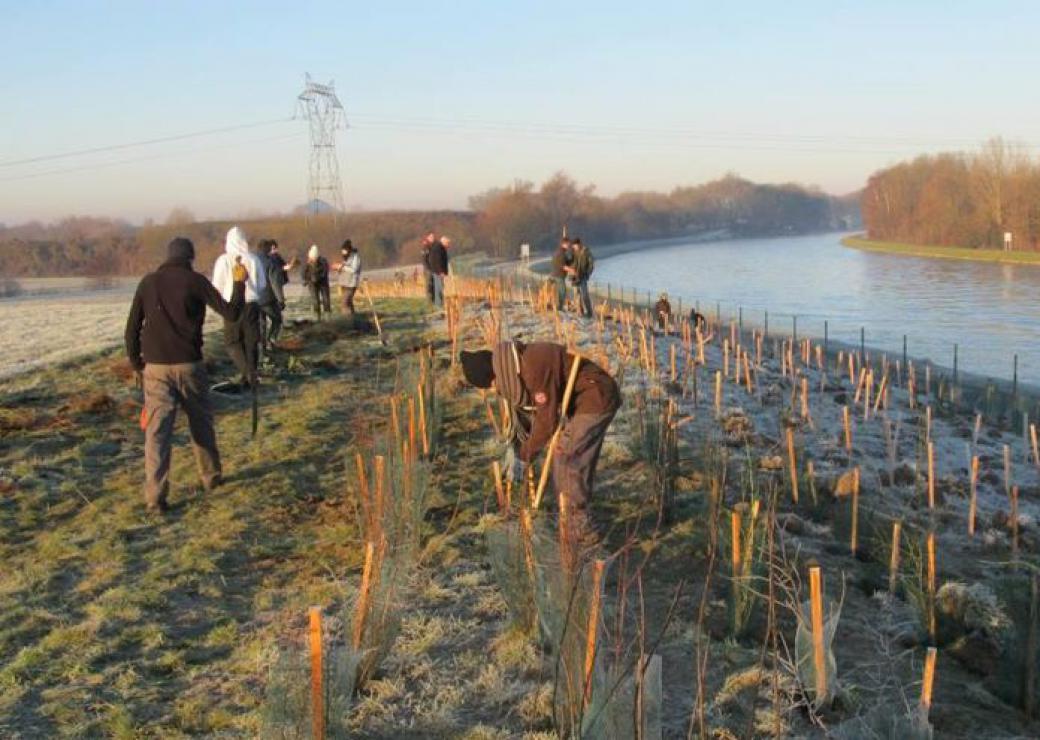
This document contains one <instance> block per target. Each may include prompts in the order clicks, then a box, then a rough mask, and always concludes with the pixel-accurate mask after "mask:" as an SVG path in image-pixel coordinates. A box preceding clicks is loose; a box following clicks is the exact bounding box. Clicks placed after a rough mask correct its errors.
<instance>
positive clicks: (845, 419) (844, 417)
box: [841, 405, 852, 455]
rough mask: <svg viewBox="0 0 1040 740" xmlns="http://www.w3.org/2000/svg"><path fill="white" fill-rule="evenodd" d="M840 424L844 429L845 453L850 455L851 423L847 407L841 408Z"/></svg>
mask: <svg viewBox="0 0 1040 740" xmlns="http://www.w3.org/2000/svg"><path fill="white" fill-rule="evenodd" d="M841 422H842V426H843V427H844V428H845V451H846V452H848V453H849V454H850V455H851V454H852V422H851V420H850V419H849V407H848V405H845V406H842V408H841Z"/></svg>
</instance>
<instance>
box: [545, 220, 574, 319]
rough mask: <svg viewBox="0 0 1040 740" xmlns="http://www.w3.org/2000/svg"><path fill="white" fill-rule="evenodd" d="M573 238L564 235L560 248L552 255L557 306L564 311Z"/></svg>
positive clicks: (552, 273)
mask: <svg viewBox="0 0 1040 740" xmlns="http://www.w3.org/2000/svg"><path fill="white" fill-rule="evenodd" d="M571 258H572V255H571V240H570V239H568V238H567V237H563V239H562V240H560V248H559V249H557V250H556V251H555V252H554V253H553V257H552V272H551V273H550V274H551V275H552V281H553V285H554V286H555V288H556V308H557V310H560V311H562V310H563V309H564V306H565V305H566V303H567V268H568V267H570V265H571Z"/></svg>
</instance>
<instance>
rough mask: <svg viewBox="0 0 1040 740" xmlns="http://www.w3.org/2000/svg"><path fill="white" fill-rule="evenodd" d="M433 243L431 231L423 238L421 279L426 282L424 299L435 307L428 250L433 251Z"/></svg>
mask: <svg viewBox="0 0 1040 740" xmlns="http://www.w3.org/2000/svg"><path fill="white" fill-rule="evenodd" d="M434 241H436V237H435V236H434V234H433V232H432V231H431V232H430V233H429V234H427V235H426V236H424V237H423V240H422V266H423V279H424V280H425V281H426V297H427V298H429V299H430V303H432V304H434V305H437V291H436V288H435V287H434V278H433V271H432V270H431V269H430V250H432V249H433V243H434Z"/></svg>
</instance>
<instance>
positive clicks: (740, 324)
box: [737, 306, 744, 342]
mask: <svg viewBox="0 0 1040 740" xmlns="http://www.w3.org/2000/svg"><path fill="white" fill-rule="evenodd" d="M737 331H739V332H740V341H741V342H743V341H744V307H743V306H738V307H737Z"/></svg>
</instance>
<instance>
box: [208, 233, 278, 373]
mask: <svg viewBox="0 0 1040 740" xmlns="http://www.w3.org/2000/svg"><path fill="white" fill-rule="evenodd" d="M239 263H240V264H242V266H243V267H245V268H246V271H247V272H248V277H247V279H246V296H245V297H246V305H245V308H244V309H243V311H242V315H241V316H240V317H239V318H238V320H237V321H227V320H225V321H224V344H225V346H226V347H227V352H228V355H229V356H230V357H231V361H232V362H233V363H234V364H235V368H236V369H237V370H238V374H239V383H240V384H241V385H242V386H251V385H252V384H253V383H254V382H255V380H256V370H257V366H258V364H259V362H260V342H261V336H262V334H261V325H260V321H261V318H260V301H261V298H262V297H263V296H264V295H265V293H266V292H267V275H266V273H265V271H264V264H263V263H262V262H261V261H260V258H259V257H258V256H257V255H255V254H254V253H253V252H252V251H250V249H249V240H248V239H246V235H245V232H243V231H242V229H241V228H239V227H238V226H232V227H231V228H230V229H228V232H227V237H226V238H225V241H224V254H222V255H220V256H219V257H217V261H216V263H214V265H213V285H214V286H216V288H217V290H219V291H220V294H221V295H222V296H224V300H228V299H230V297H231V291H232V285H233V281H232V279H231V269H232V267H233V266H234V265H235V264H239Z"/></svg>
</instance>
